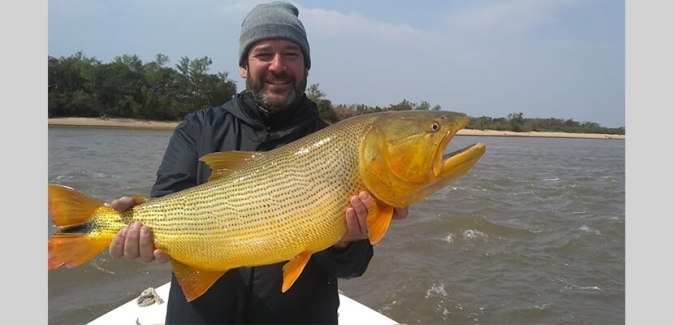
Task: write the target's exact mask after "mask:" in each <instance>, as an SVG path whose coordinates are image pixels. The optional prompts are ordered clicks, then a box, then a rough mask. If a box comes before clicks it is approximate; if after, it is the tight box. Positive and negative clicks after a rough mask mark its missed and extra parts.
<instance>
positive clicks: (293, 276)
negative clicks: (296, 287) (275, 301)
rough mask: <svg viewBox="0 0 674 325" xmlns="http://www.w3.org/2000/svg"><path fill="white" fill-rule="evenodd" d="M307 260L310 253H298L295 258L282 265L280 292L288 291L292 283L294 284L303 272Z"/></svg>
mask: <svg viewBox="0 0 674 325" xmlns="http://www.w3.org/2000/svg"><path fill="white" fill-rule="evenodd" d="M309 258H311V253H306V252H305V253H300V254H299V255H297V256H295V258H294V259H292V260H290V261H288V263H286V264H285V265H283V287H281V291H282V292H286V291H288V289H290V287H291V286H292V285H293V283H295V281H296V280H297V278H299V277H300V274H302V270H304V267H305V266H306V265H307V262H309Z"/></svg>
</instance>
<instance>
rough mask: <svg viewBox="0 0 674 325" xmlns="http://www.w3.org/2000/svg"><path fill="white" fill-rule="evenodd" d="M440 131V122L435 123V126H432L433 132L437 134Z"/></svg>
mask: <svg viewBox="0 0 674 325" xmlns="http://www.w3.org/2000/svg"><path fill="white" fill-rule="evenodd" d="M438 130H440V124H439V123H438V122H433V124H431V131H433V132H437V131H438Z"/></svg>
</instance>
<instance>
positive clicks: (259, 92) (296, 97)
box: [246, 69, 307, 114]
mask: <svg viewBox="0 0 674 325" xmlns="http://www.w3.org/2000/svg"><path fill="white" fill-rule="evenodd" d="M267 81H268V82H290V84H291V85H295V86H294V87H293V88H292V89H291V91H289V92H288V93H287V94H286V95H285V96H284V97H281V98H277V97H276V96H271V94H270V93H269V91H270V90H265V82H267ZM306 88H307V78H306V77H303V78H302V80H301V82H300V83H297V80H296V79H295V78H294V77H292V76H291V75H289V74H288V73H287V72H285V71H284V72H281V73H278V74H276V73H273V72H271V71H267V72H265V73H264V74H263V75H262V77H261V78H260V79H255V78H253V77H252V76H251V75H250V69H248V76H247V77H246V89H248V91H250V92H251V93H252V94H253V98H255V102H257V104H258V105H260V106H261V107H262V109H264V110H267V111H268V112H269V113H272V114H273V113H280V112H285V111H287V110H289V109H291V108H292V107H294V106H295V105H297V104H298V103H299V102H300V101H301V100H302V95H303V94H304V92H305V90H306Z"/></svg>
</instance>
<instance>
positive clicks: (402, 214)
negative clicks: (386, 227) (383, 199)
mask: <svg viewBox="0 0 674 325" xmlns="http://www.w3.org/2000/svg"><path fill="white" fill-rule="evenodd" d="M408 214H409V209H408V208H395V209H394V210H393V219H396V220H402V219H405V218H407V215H408Z"/></svg>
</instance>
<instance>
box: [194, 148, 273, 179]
mask: <svg viewBox="0 0 674 325" xmlns="http://www.w3.org/2000/svg"><path fill="white" fill-rule="evenodd" d="M260 155H261V153H259V152H255V151H228V152H214V153H210V154H207V155H205V156H203V157H201V158H200V159H199V161H202V162H204V163H205V164H206V165H208V167H210V168H211V176H210V177H208V181H209V182H210V181H212V180H215V179H218V178H221V177H224V176H226V175H227V174H229V173H230V172H231V171H232V169H234V168H236V167H239V166H240V165H241V164H243V163H245V162H247V161H250V160H251V159H253V158H255V157H258V156H260Z"/></svg>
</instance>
